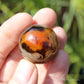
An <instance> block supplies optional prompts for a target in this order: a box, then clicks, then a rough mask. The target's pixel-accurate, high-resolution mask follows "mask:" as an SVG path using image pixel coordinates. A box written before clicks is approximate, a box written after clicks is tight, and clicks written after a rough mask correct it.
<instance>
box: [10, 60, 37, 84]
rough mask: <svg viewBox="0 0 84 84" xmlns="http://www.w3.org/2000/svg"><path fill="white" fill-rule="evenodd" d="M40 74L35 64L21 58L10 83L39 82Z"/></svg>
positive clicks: (31, 83)
mask: <svg viewBox="0 0 84 84" xmlns="http://www.w3.org/2000/svg"><path fill="white" fill-rule="evenodd" d="M37 79H38V74H37V69H36V66H35V65H34V64H32V63H31V62H28V61H26V60H21V61H20V63H19V65H18V67H17V69H16V72H15V74H14V76H13V78H12V79H11V80H10V82H9V83H8V84H37Z"/></svg>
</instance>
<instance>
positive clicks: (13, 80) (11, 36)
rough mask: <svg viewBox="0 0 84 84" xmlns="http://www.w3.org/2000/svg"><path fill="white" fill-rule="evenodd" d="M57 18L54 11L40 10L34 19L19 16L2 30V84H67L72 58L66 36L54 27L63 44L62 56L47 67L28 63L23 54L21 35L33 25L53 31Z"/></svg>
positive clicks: (11, 19)
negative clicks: (40, 25) (67, 51)
mask: <svg viewBox="0 0 84 84" xmlns="http://www.w3.org/2000/svg"><path fill="white" fill-rule="evenodd" d="M55 22H56V14H55V12H54V11H53V10H52V9H50V8H44V9H41V10H39V11H38V12H37V13H36V14H35V15H34V17H33V18H32V17H31V16H30V15H29V14H27V13H18V14H16V15H14V16H13V17H11V18H10V19H8V20H7V21H5V22H4V23H3V24H2V25H1V27H0V84H37V82H38V84H64V82H65V79H66V75H67V72H68V68H69V57H68V54H67V53H66V52H65V51H64V46H65V43H66V39H67V36H66V33H65V31H64V30H63V28H61V27H54V31H55V32H56V34H57V37H58V39H59V42H60V49H59V53H58V54H57V56H56V57H55V59H53V60H52V61H50V62H48V63H45V64H36V65H35V64H33V63H31V62H28V61H26V60H25V59H24V58H23V57H22V55H21V53H20V50H19V47H18V42H19V37H20V35H21V33H22V32H23V31H24V30H25V29H26V28H27V27H29V26H30V25H32V24H35V23H37V24H42V25H47V26H49V27H53V25H54V24H55Z"/></svg>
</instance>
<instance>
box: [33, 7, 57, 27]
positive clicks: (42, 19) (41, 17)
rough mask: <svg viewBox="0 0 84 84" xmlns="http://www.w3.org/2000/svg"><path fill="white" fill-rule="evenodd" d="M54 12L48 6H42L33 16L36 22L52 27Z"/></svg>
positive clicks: (54, 17)
mask: <svg viewBox="0 0 84 84" xmlns="http://www.w3.org/2000/svg"><path fill="white" fill-rule="evenodd" d="M56 18H57V16H56V13H55V12H54V11H53V10H52V9H50V8H43V9H41V10H39V11H38V12H37V13H36V14H35V15H34V17H33V19H34V21H35V22H36V23H37V24H41V25H46V26H49V27H53V25H54V24H55V22H56Z"/></svg>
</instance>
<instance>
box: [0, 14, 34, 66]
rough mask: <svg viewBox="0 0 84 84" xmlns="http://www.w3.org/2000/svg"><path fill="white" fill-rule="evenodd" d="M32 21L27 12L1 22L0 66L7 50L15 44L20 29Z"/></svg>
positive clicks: (20, 31) (7, 52)
mask: <svg viewBox="0 0 84 84" xmlns="http://www.w3.org/2000/svg"><path fill="white" fill-rule="evenodd" d="M32 22H33V20H32V17H31V16H30V15H29V14H27V13H19V14H16V15H14V16H13V17H12V18H10V19H9V20H7V21H6V22H4V23H3V24H2V26H1V28H0V67H1V66H2V64H3V62H4V60H5V59H6V57H7V55H8V54H9V52H10V51H11V50H12V49H13V48H14V47H15V46H16V45H17V43H18V39H19V37H20V34H21V33H22V31H23V30H24V29H25V28H27V27H28V26H30V25H31V24H32Z"/></svg>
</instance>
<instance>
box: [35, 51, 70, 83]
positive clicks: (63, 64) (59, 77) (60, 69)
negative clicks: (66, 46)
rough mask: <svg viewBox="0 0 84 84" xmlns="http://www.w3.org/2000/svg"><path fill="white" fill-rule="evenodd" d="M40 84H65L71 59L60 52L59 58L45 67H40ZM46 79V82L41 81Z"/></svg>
mask: <svg viewBox="0 0 84 84" xmlns="http://www.w3.org/2000/svg"><path fill="white" fill-rule="evenodd" d="M37 67H38V71H39V76H40V75H41V76H40V77H39V76H38V77H39V81H38V83H39V84H64V82H65V79H66V75H67V73H68V68H69V57H68V54H67V53H66V52H65V51H64V50H60V51H59V53H58V55H57V57H56V58H55V59H53V60H52V61H51V62H48V63H46V64H44V65H41V66H40V65H38V66H37ZM43 78H45V80H41V79H43Z"/></svg>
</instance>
